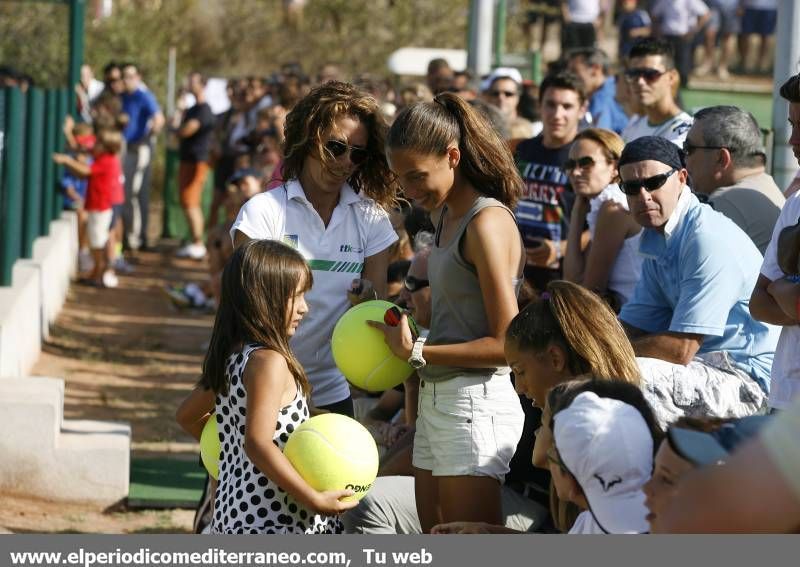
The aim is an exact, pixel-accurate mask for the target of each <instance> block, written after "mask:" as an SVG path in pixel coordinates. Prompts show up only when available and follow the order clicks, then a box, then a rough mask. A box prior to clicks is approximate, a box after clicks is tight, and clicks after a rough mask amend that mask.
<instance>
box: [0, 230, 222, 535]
mask: <svg viewBox="0 0 800 567" xmlns="http://www.w3.org/2000/svg"><path fill="white" fill-rule="evenodd" d="M173 249H174V246H170V245H169V243H167V244H163V245H162V246H161V247H160V248H159V249H157V250H155V251H152V252H143V253H138V254H137V255H136V256H134V257H133V258H132V259H133V262H132V263H133V267H134V271H133V272H132V273H131V274H129V275H120V277H119V279H120V285H119V287H118V288H116V289H96V288H91V287H84V286H81V285H77V284H73V285H72V286H71V288H70V291H69V296H68V298H67V302H66V304H65V306H64V309H63V310H62V312H61V313H60V315H59V317H58V320H57V321H56V324H55V325H54V326H53V328H52V329H51V333H50V339H49V341H47V343H46V344H45V345H43V347H42V354H41V356H40V357H39V360H38V362H37V364H36V366H35V367H34V368H33V371H32V372H31V374H32V375H34V376H51V377H59V378H63V379H64V380H65V382H66V385H65V402H64V417H65V418H67V419H99V420H112V421H126V422H128V423H130V424H131V427H132V431H133V437H132V445H131V449H132V456H133V457H145V456H161V457H164V456H170V457H176V456H178V457H180V458H186V459H196V458H197V457H196V456H197V445H196V444H195V443H194V442H193V440H192V439H191V438H190V437H188V436H187V435H185V434H184V433H183V432H182V431H180V429H179V427H178V425H177V424H176V423H175V419H174V415H175V409H176V408H177V406H178V404H179V403H180V401H181V400H182V399H183V398H184V397H185V395H186V394H187V393H188V392H189V390H190V389H191V387H192V386H193V385H194V383H195V382H196V381H197V379H198V376H199V372H200V365H201V364H202V359H203V355H204V354H205V347H206V345H207V341H208V339H209V337H210V334H211V326H212V324H213V315H210V314H202V313H197V312H194V311H181V310H178V309H176V308H175V307H174V306H173V305H172V303H171V302H170V300H169V298H168V297H167V296H166V294H165V293H163V288H164V286H165V285H166V284H167V283H175V282H186V281H202V280H205V279H207V276H206V272H205V264H204V263H200V262H194V261H191V260H177V259H175V258H173V256H172V250H173ZM0 502H2V506H0V533H2V532H3V531H4V530H5V531H10V532H21V533H29V532H35V533H58V532H62V533H64V532H68V533H74V532H80V533H184V532H189V531H191V524H192V517H193V515H194V513H193V511H191V510H146V511H142V510H136V511H133V510H128V509H126V508H125V507H124V506H122V505H117V506H115V507H112V508H106V509H104V508H103V507H100V506H93V505H86V504H74V503H64V502H47V501H42V500H36V499H31V498H22V497H18V496H13V495H10V494H3V493H0Z"/></svg>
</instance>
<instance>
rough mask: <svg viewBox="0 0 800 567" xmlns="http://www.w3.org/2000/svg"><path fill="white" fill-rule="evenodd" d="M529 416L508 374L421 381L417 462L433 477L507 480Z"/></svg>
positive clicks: (415, 451) (417, 466) (419, 466)
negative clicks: (485, 477)
mask: <svg viewBox="0 0 800 567" xmlns="http://www.w3.org/2000/svg"><path fill="white" fill-rule="evenodd" d="M524 422H525V415H524V413H523V411H522V406H521V405H520V402H519V396H517V393H516V392H515V391H514V387H513V386H512V385H511V378H510V375H508V374H503V375H497V376H465V377H459V378H452V379H450V380H445V381H443V382H425V381H424V380H423V381H421V382H420V388H419V417H418V418H417V431H416V434H415V435H414V456H413V463H414V466H415V467H416V468H418V469H423V470H429V471H431V472H432V474H433V476H488V477H491V478H495V479H497V480H499V481H500V482H502V481H503V479H504V477H505V475H506V473H507V472H508V470H509V466H508V465H509V462H511V457H513V456H514V452H515V451H516V450H517V443H519V439H520V437H521V436H522V426H523V424H524Z"/></svg>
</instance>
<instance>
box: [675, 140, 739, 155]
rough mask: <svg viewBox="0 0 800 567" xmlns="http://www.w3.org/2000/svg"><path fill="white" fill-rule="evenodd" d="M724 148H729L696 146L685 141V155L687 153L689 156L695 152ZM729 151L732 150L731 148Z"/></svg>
mask: <svg viewBox="0 0 800 567" xmlns="http://www.w3.org/2000/svg"><path fill="white" fill-rule="evenodd" d="M723 148H727V146H695V145H694V144H692V143H691V142H690V141H689V140H684V142H683V153H685V154H686V155H687V156H690V155H692V153H694V151H695V150H721V149H723ZM727 149H729V150H730V148H727ZM730 151H732V150H730Z"/></svg>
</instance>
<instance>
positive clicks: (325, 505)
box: [311, 490, 358, 516]
mask: <svg viewBox="0 0 800 567" xmlns="http://www.w3.org/2000/svg"><path fill="white" fill-rule="evenodd" d="M353 494H355V492H353V491H352V490H326V491H324V492H317V494H316V497H315V498H314V500H313V502H312V503H311V504H312V507H313V508H314V509H315V510H316V511H317V512H319V513H320V514H323V515H325V516H337V515H339V514H341V513H343V512H347V511H348V510H349V509H350V508H355V507H356V506H358V500H348V501H344V502H343V501H342V500H341V498H347V497H348V496H352V495H353Z"/></svg>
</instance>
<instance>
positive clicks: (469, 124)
mask: <svg viewBox="0 0 800 567" xmlns="http://www.w3.org/2000/svg"><path fill="white" fill-rule="evenodd" d="M454 143H455V144H458V148H459V151H460V152H461V161H460V162H459V166H458V167H459V172H460V174H461V175H462V176H463V177H464V179H466V180H467V181H468V182H469V183H470V184H471V185H472V186H473V187H474V188H475V190H476V191H478V192H479V193H481V194H483V195H486V196H487V197H493V198H495V199H497V200H498V201H500V202H501V203H503V204H504V205H506V206H507V207H509V208H511V209H513V208H514V207H515V206H516V204H517V200H518V199H519V196H520V193H521V192H522V179H521V178H520V176H519V172H518V170H517V167H516V165H515V163H514V157H513V156H512V154H511V150H510V149H509V147H508V145H507V144H506V142H505V141H504V140H503V139H502V138H501V137H500V136H499V135H498V134H497V132H496V131H495V129H494V128H493V127H492V125H491V124H490V123H489V122H488V121H487V120H486V119H485V118H484V117H483V116H482V115H481V114H480V113H479V112H477V111H476V110H474V109H473V108H472V107H471V106H470V105H469V104H467V103H466V102H465V101H464V100H462V99H461V98H460V97H458V96H456V95H454V94H452V93H442V94H440V95H438V96H436V97H435V98H434V99H433V102H419V103H416V104H413V105H411V106H409V107H407V108H405V109H404V110H403V111H402V112H401V113H400V114H399V115H398V116H397V118H396V119H395V121H394V123H393V124H392V127H391V128H390V129H389V135H388V137H387V140H386V145H387V146H388V147H389V148H390V149H393V150H395V149H397V150H412V151H414V152H418V153H420V154H423V155H439V156H441V155H445V154H446V153H447V149H448V147H450V146H451V145H452V144H454Z"/></svg>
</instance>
